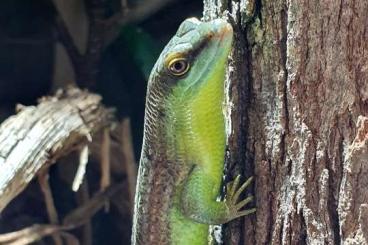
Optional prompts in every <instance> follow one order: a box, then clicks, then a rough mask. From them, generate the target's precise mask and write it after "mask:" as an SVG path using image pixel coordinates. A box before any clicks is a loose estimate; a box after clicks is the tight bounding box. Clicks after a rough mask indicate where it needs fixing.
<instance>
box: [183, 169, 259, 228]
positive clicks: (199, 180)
mask: <svg viewBox="0 0 368 245" xmlns="http://www.w3.org/2000/svg"><path fill="white" fill-rule="evenodd" d="M251 181H252V178H249V179H248V180H247V181H246V182H245V183H243V184H242V185H240V186H239V184H240V176H238V177H237V178H236V179H235V180H234V181H232V182H230V183H229V184H228V185H227V194H226V198H225V200H224V201H217V200H216V199H217V197H218V194H219V185H218V183H219V182H221V180H217V179H214V178H213V177H212V176H210V175H209V174H208V173H206V172H205V170H204V169H202V168H201V166H198V165H197V166H195V167H194V168H193V170H192V172H191V173H190V174H189V176H188V178H187V180H186V181H185V183H184V186H183V189H182V193H181V196H180V200H181V202H180V205H181V209H182V211H183V213H184V215H185V216H187V217H188V218H190V219H192V220H194V221H196V222H198V223H204V224H209V225H214V224H224V223H226V222H229V221H231V220H233V219H236V218H238V217H241V216H244V215H248V214H250V213H253V212H255V211H256V209H255V208H252V209H245V210H244V209H243V207H244V206H245V205H246V204H248V203H249V202H251V201H252V200H253V197H252V196H249V197H247V198H245V199H243V200H241V201H238V199H239V197H240V195H241V194H242V192H243V191H244V190H245V188H246V187H248V186H249V184H250V183H251Z"/></svg>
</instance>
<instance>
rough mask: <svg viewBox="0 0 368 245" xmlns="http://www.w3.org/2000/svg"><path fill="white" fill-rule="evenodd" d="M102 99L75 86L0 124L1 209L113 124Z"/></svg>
mask: <svg viewBox="0 0 368 245" xmlns="http://www.w3.org/2000/svg"><path fill="white" fill-rule="evenodd" d="M100 102H101V97H100V96H98V95H96V94H92V93H89V92H87V91H81V90H79V89H76V88H70V89H67V90H60V91H58V92H57V93H56V95H55V96H50V97H44V98H42V99H41V100H40V102H39V105H38V106H27V107H22V108H21V110H20V111H19V112H18V114H16V115H14V116H12V117H10V118H8V119H7V120H6V121H4V122H3V123H2V124H1V125H0V213H1V211H2V210H3V209H4V208H5V207H6V206H7V204H8V203H9V202H10V201H11V200H12V199H14V198H15V197H16V196H17V195H18V194H19V193H20V192H21V191H22V190H23V189H24V188H25V187H26V186H27V184H28V183H29V182H30V181H31V180H32V179H33V178H34V177H35V175H36V174H37V173H38V172H39V171H40V169H41V168H45V167H46V166H48V165H49V164H52V163H54V162H55V161H56V160H57V159H58V158H59V157H61V156H63V155H66V154H67V153H69V152H70V151H72V150H73V149H75V148H76V147H78V146H80V145H83V144H86V143H87V142H88V141H91V135H93V134H94V133H95V132H97V131H99V130H100V129H102V128H104V127H108V126H110V125H111V124H112V122H113V112H112V110H111V109H106V108H105V107H104V106H103V105H102V104H101V103H100Z"/></svg>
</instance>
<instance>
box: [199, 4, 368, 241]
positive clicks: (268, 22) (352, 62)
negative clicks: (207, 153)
mask: <svg viewBox="0 0 368 245" xmlns="http://www.w3.org/2000/svg"><path fill="white" fill-rule="evenodd" d="M252 3H253V2H250V3H249V2H247V1H243V0H241V1H235V0H233V1H230V0H229V1H226V0H222V1H217V0H204V7H205V9H204V19H206V20H208V19H213V18H217V17H221V16H228V18H229V19H230V22H232V23H233V26H234V30H235V42H234V51H233V54H232V57H231V61H230V64H229V72H228V95H229V96H228V98H229V103H228V108H229V109H228V112H229V113H228V115H229V127H228V128H229V130H228V131H229V140H228V148H229V154H228V156H229V157H228V159H227V162H228V166H229V172H230V175H231V174H233V173H234V172H236V171H239V169H241V170H242V171H243V173H244V175H245V176H250V175H254V176H255V178H256V181H255V185H254V195H255V199H256V202H255V205H256V207H257V212H256V214H255V215H251V216H248V217H245V218H244V222H239V221H235V223H233V224H230V225H228V226H226V227H225V228H226V229H227V231H228V233H226V236H225V239H224V240H225V244H368V225H367V224H368V174H367V172H368V42H367V40H368V2H367V1H366V0H347V1H332V0H326V1H317V0H300V1H299V0H298V1H296V0H291V1H283V0H273V1H260V0H256V1H255V2H254V4H252ZM247 4H248V7H254V9H252V8H251V9H250V10H249V8H247ZM251 12H254V16H253V17H250V16H249V13H251ZM228 13H230V14H228ZM230 105H231V106H230ZM234 166H235V167H234ZM243 227H244V228H243Z"/></svg>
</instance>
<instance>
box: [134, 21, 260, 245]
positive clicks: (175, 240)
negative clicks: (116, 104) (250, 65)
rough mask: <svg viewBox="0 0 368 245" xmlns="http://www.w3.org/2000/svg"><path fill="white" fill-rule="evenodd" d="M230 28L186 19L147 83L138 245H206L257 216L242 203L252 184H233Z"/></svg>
mask: <svg viewBox="0 0 368 245" xmlns="http://www.w3.org/2000/svg"><path fill="white" fill-rule="evenodd" d="M232 40H233V29H232V26H231V25H230V24H229V23H228V22H226V21H225V20H222V19H215V20H212V21H209V22H202V21H200V20H198V19H196V18H189V19H186V20H185V21H184V22H183V23H182V24H181V25H180V27H179V29H178V31H177V33H176V34H175V36H174V37H173V38H172V39H171V40H170V41H169V43H168V44H167V45H166V47H165V48H164V50H163V51H162V53H161V54H160V56H159V58H158V60H157V62H156V64H155V65H154V67H153V69H152V72H151V74H150V77H149V80H148V88H147V96H146V110H145V123H144V137H143V146H142V153H141V158H140V166H139V170H138V180H137V188H136V195H135V207H134V217H133V230H132V244H133V245H142V244H151V245H158V244H159V245H170V244H175V245H185V244H188V245H197V244H198V245H205V244H209V241H210V237H209V227H210V225H215V224H224V223H226V222H229V221H231V220H233V219H236V218H238V217H241V216H244V215H247V214H250V213H253V212H255V209H248V210H244V209H243V207H244V206H245V205H246V204H248V203H249V202H250V201H252V199H253V197H252V196H249V197H247V198H245V199H244V200H241V201H238V199H239V197H240V195H241V194H242V192H243V191H244V190H245V188H246V187H247V186H248V185H249V184H250V182H251V180H252V177H251V178H249V179H248V180H247V181H246V182H245V183H243V184H241V182H240V176H237V177H236V178H235V180H234V181H232V182H230V183H228V184H227V194H226V198H225V200H223V201H218V200H217V199H218V197H219V195H220V190H221V186H222V177H223V172H224V157H225V147H226V132H225V116H224V113H223V107H224V97H225V92H224V87H225V86H224V81H225V74H226V64H227V60H228V55H229V53H230V50H231V47H232Z"/></svg>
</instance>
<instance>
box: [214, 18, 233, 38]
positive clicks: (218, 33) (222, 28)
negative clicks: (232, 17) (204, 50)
mask: <svg viewBox="0 0 368 245" xmlns="http://www.w3.org/2000/svg"><path fill="white" fill-rule="evenodd" d="M211 22H212V23H211V24H213V26H214V29H213V32H212V33H211V34H212V35H214V36H213V37H215V38H218V39H220V40H221V41H222V40H224V39H227V38H231V37H232V36H233V27H232V26H231V25H230V24H229V23H227V22H225V21H223V20H218V19H216V20H213V21H211Z"/></svg>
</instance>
